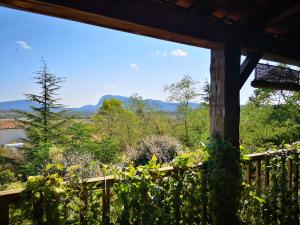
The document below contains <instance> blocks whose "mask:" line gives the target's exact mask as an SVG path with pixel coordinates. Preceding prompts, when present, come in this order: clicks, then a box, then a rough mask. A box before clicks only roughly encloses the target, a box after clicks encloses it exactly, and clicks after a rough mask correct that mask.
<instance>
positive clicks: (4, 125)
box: [0, 119, 21, 130]
mask: <svg viewBox="0 0 300 225" xmlns="http://www.w3.org/2000/svg"><path fill="white" fill-rule="evenodd" d="M20 127H21V124H20V122H18V121H17V120H13V119H0V130H4V129H17V128H20Z"/></svg>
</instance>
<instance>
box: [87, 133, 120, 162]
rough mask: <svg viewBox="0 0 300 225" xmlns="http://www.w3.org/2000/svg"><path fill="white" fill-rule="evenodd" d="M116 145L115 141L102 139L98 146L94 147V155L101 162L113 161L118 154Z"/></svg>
mask: <svg viewBox="0 0 300 225" xmlns="http://www.w3.org/2000/svg"><path fill="white" fill-rule="evenodd" d="M118 149H119V148H118V145H117V143H116V142H115V141H112V140H110V139H104V140H102V141H100V143H99V145H98V148H97V149H95V151H94V153H93V154H94V155H95V158H96V159H97V160H99V161H100V162H102V163H111V162H115V161H116V159H117V156H118Z"/></svg>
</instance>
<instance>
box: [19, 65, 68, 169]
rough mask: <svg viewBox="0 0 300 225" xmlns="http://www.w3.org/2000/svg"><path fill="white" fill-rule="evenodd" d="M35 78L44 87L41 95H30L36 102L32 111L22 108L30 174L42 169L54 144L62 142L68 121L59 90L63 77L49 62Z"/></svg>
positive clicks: (40, 86) (33, 103) (29, 98)
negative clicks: (62, 131)
mask: <svg viewBox="0 0 300 225" xmlns="http://www.w3.org/2000/svg"><path fill="white" fill-rule="evenodd" d="M35 74H36V76H35V77H34V80H35V83H36V84H37V85H38V86H39V88H40V93H38V94H26V97H27V99H28V101H30V102H31V103H32V106H31V109H32V111H31V112H23V111H18V112H19V113H20V114H21V115H22V116H23V117H25V119H24V120H22V121H21V122H22V123H23V124H24V125H25V132H26V139H24V148H23V150H24V153H25V156H26V159H27V161H28V163H27V164H26V165H25V170H26V169H27V170H26V173H29V174H32V173H33V174H34V173H36V172H37V169H38V168H42V167H43V164H44V163H47V160H48V152H49V148H50V147H51V145H57V144H60V143H61V140H62V138H61V127H63V125H64V124H65V123H66V119H64V115H63V114H64V111H63V110H62V107H63V105H61V104H60V103H59V101H60V100H61V99H60V98H57V91H58V90H59V89H60V88H61V82H62V81H63V80H62V78H59V77H57V76H56V75H54V74H52V73H50V71H49V69H48V67H47V65H46V63H45V61H42V66H41V69H40V70H39V71H37V72H36V73H35Z"/></svg>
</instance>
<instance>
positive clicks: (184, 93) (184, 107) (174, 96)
mask: <svg viewBox="0 0 300 225" xmlns="http://www.w3.org/2000/svg"><path fill="white" fill-rule="evenodd" d="M197 83H198V82H196V81H194V80H193V79H192V78H191V77H190V76H189V75H185V76H184V77H183V78H182V79H181V81H179V82H178V83H173V84H171V85H168V86H165V88H164V89H165V91H166V92H169V97H168V100H169V101H175V102H179V104H180V105H179V107H178V111H179V112H180V113H182V114H183V122H184V130H185V135H184V137H183V142H184V143H185V144H186V145H187V146H191V145H192V143H191V140H190V135H189V124H188V120H187V113H188V112H189V111H190V107H189V103H190V102H191V101H192V100H195V99H196V98H197V97H198V96H199V95H200V93H199V92H198V91H197V87H196V85H197Z"/></svg>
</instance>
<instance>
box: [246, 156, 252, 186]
mask: <svg viewBox="0 0 300 225" xmlns="http://www.w3.org/2000/svg"><path fill="white" fill-rule="evenodd" d="M251 166H252V162H251V161H249V162H247V165H246V171H247V172H246V173H247V177H246V179H247V183H248V184H251V180H252V173H251Z"/></svg>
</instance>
